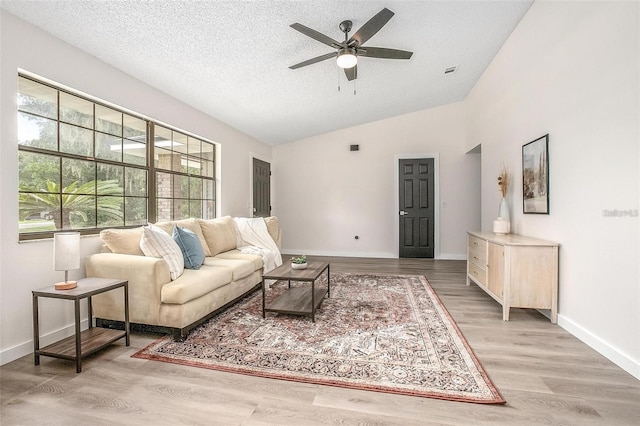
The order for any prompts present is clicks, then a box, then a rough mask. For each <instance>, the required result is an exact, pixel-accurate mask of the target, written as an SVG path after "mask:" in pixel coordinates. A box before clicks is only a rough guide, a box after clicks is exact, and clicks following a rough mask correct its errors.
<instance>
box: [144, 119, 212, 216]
mask: <svg viewBox="0 0 640 426" xmlns="http://www.w3.org/2000/svg"><path fill="white" fill-rule="evenodd" d="M154 141H155V142H154V154H153V159H154V168H155V177H156V193H155V194H156V213H157V219H158V220H159V221H164V220H178V219H184V218H188V217H201V218H205V219H211V218H213V217H214V216H215V203H214V194H215V180H214V178H215V174H214V153H215V150H214V146H213V144H211V143H208V142H205V141H202V140H200V139H197V138H194V137H191V136H188V135H185V134H184V133H180V132H177V131H175V130H171V129H169V128H166V127H162V126H159V125H156V126H155V134H154Z"/></svg>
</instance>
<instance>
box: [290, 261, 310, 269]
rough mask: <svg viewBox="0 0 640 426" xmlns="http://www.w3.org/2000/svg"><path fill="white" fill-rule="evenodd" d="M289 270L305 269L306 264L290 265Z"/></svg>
mask: <svg viewBox="0 0 640 426" xmlns="http://www.w3.org/2000/svg"><path fill="white" fill-rule="evenodd" d="M291 268H292V269H307V264H306V263H293V262H292V263H291Z"/></svg>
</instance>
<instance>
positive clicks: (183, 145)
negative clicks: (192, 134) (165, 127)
mask: <svg viewBox="0 0 640 426" xmlns="http://www.w3.org/2000/svg"><path fill="white" fill-rule="evenodd" d="M188 139H189V138H188V137H187V135H184V134H182V133H178V132H173V144H172V145H171V149H173V150H174V151H175V152H179V153H181V154H186V153H187V152H188V149H189V146H188Z"/></svg>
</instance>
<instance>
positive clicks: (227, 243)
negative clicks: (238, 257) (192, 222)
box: [199, 216, 237, 256]
mask: <svg viewBox="0 0 640 426" xmlns="http://www.w3.org/2000/svg"><path fill="white" fill-rule="evenodd" d="M199 221H200V228H202V234H203V235H204V239H205V241H206V242H207V245H208V246H209V249H210V251H211V256H215V255H217V254H219V253H222V252H224V251H228V250H233V249H235V248H236V244H237V240H236V234H237V232H236V223H235V221H234V220H233V218H232V217H231V216H224V217H219V218H216V219H200V220H199Z"/></svg>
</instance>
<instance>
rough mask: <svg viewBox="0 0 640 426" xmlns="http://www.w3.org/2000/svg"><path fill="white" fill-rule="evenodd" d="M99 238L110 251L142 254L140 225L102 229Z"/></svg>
mask: <svg viewBox="0 0 640 426" xmlns="http://www.w3.org/2000/svg"><path fill="white" fill-rule="evenodd" d="M100 238H102V241H103V242H104V244H105V245H106V246H107V247H108V248H109V250H111V252H112V253H119V254H135V255H138V256H144V253H143V252H142V249H141V248H140V239H141V238H142V227H138V228H132V229H103V230H102V231H100Z"/></svg>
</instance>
